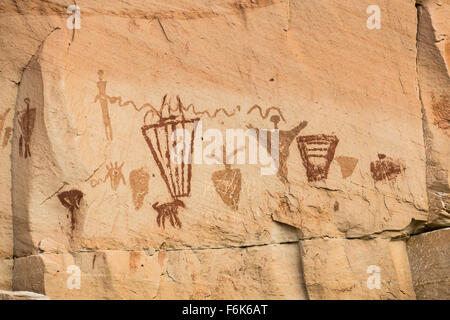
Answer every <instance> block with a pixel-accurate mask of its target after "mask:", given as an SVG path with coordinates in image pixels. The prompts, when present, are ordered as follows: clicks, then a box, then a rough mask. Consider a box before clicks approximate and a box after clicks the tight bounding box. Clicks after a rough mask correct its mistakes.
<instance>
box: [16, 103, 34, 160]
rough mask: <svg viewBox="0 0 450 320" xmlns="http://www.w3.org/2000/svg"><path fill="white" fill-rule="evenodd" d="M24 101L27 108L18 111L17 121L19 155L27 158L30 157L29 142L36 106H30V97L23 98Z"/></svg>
mask: <svg viewBox="0 0 450 320" xmlns="http://www.w3.org/2000/svg"><path fill="white" fill-rule="evenodd" d="M24 101H25V103H26V104H27V109H26V110H25V111H22V112H20V113H19V116H18V121H19V126H20V130H21V131H22V135H21V136H20V138H19V155H20V156H22V154H23V156H24V157H25V158H28V157H31V150H30V142H31V135H32V134H33V129H34V123H35V121H36V108H32V109H31V108H30V99H29V98H25V99H24ZM23 145H25V150H24V152H23V153H22V148H23Z"/></svg>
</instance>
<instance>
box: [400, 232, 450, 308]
mask: <svg viewBox="0 0 450 320" xmlns="http://www.w3.org/2000/svg"><path fill="white" fill-rule="evenodd" d="M407 249H408V256H409V261H410V264H411V274H412V280H413V285H414V290H415V292H416V296H417V299H447V300H448V299H450V273H449V270H450V254H449V253H450V229H449V228H447V229H442V230H436V231H432V232H428V233H424V234H420V235H417V236H414V237H411V239H409V240H408V242H407Z"/></svg>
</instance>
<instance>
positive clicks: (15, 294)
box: [0, 290, 50, 300]
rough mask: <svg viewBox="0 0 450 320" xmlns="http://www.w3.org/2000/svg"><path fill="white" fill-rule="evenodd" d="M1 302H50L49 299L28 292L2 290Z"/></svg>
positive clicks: (0, 294)
mask: <svg viewBox="0 0 450 320" xmlns="http://www.w3.org/2000/svg"><path fill="white" fill-rule="evenodd" d="M0 300H50V298H49V297H47V296H44V295H42V294H37V293H34V292H28V291H4V290H0Z"/></svg>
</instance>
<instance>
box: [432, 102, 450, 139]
mask: <svg viewBox="0 0 450 320" xmlns="http://www.w3.org/2000/svg"><path fill="white" fill-rule="evenodd" d="M431 99H432V108H433V115H434V121H433V124H434V125H436V126H437V127H438V128H439V129H442V130H443V131H444V133H445V134H446V135H448V136H450V130H449V129H450V96H446V95H441V96H439V97H436V96H435V95H434V94H432V95H431Z"/></svg>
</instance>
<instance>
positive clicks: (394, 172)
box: [370, 153, 405, 181]
mask: <svg viewBox="0 0 450 320" xmlns="http://www.w3.org/2000/svg"><path fill="white" fill-rule="evenodd" d="M378 159H379V160H377V161H374V162H371V163H370V172H371V173H372V178H373V180H375V181H383V180H388V181H391V180H394V179H395V178H396V177H397V176H398V175H399V174H401V173H402V172H403V171H404V170H405V168H404V167H403V166H402V165H401V164H400V162H399V161H398V160H394V159H392V158H390V157H387V156H386V155H385V154H382V153H379V154H378Z"/></svg>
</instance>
